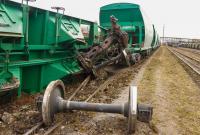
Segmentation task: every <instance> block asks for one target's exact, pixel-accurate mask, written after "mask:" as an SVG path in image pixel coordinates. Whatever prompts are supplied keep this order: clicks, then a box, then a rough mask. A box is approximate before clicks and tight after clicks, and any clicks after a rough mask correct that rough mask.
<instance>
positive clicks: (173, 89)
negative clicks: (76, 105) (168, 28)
mask: <svg viewBox="0 0 200 135" xmlns="http://www.w3.org/2000/svg"><path fill="white" fill-rule="evenodd" d="M116 72H117V74H115V75H113V76H111V77H110V75H108V74H107V73H105V72H103V73H102V75H101V76H100V77H99V79H97V80H92V81H91V82H90V83H89V84H88V85H87V87H86V89H84V90H83V91H82V92H80V93H79V94H77V96H76V98H74V99H73V100H78V101H84V100H85V99H87V97H88V96H89V95H90V94H91V93H93V92H94V90H96V89H97V88H98V87H100V86H102V85H103V84H104V82H105V81H108V80H109V83H108V84H107V85H106V87H104V89H102V90H101V91H100V92H99V93H98V94H97V95H95V97H94V98H92V100H91V101H90V102H101V103H113V104H114V103H124V102H127V100H128V86H129V85H137V86H138V101H139V102H140V103H147V104H151V105H152V106H153V107H154V113H153V120H152V121H151V122H150V123H149V124H146V123H142V122H139V121H137V125H136V133H135V134H136V135H141V134H145V135H146V134H169V135H171V134H200V128H199V127H200V109H199V108H200V104H199V103H200V98H199V97H200V89H199V87H198V86H197V85H196V83H194V81H193V80H194V79H195V78H192V77H191V76H190V75H189V74H188V72H187V71H186V70H185V68H183V66H182V64H180V62H179V61H178V60H177V58H175V57H174V56H173V55H172V54H171V53H170V52H169V51H168V50H167V48H166V47H164V46H161V47H160V48H159V49H158V50H156V52H155V53H154V54H153V55H152V56H151V57H150V58H149V59H148V60H145V61H144V62H142V63H140V64H137V65H134V66H132V67H129V68H125V69H123V70H120V71H116ZM83 78H84V77H80V78H78V80H79V81H77V80H75V81H73V83H70V84H68V85H66V97H69V95H71V93H72V92H73V91H74V90H75V89H76V88H77V87H78V85H79V84H80V83H81V81H82V80H83ZM30 99H31V100H30ZM19 101H20V100H19ZM19 101H18V102H15V103H12V104H10V105H7V107H5V106H4V107H3V108H0V118H2V115H3V113H5V112H8V113H9V114H11V115H12V118H13V119H14V120H12V121H13V122H12V123H10V124H9V123H5V122H3V121H2V119H0V135H5V134H6V135H7V134H8V135H12V134H23V133H25V132H26V131H27V130H28V129H30V128H31V127H33V126H35V124H36V123H38V122H39V121H41V115H40V114H39V113H38V112H37V111H36V109H35V104H34V97H31V98H28V99H27V101H26V100H25V102H26V104H23V103H24V101H20V102H19ZM22 104H23V105H22ZM59 121H63V122H62V125H61V126H59V127H58V128H57V129H56V130H55V131H54V132H52V133H51V134H52V135H99V134H102V135H123V134H127V133H126V131H127V120H126V118H125V117H123V116H121V115H116V114H107V113H93V112H83V111H73V112H67V113H61V114H58V115H57V119H56V122H59ZM7 122H9V121H7ZM56 122H55V123H56ZM46 129H47V128H46V127H43V128H41V129H40V130H39V131H38V133H37V134H38V135H40V134H41V135H42V134H44V132H45V130H46Z"/></svg>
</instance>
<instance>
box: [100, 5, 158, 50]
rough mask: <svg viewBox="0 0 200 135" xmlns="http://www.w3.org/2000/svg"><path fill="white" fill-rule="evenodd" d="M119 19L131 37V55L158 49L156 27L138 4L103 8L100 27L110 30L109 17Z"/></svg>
mask: <svg viewBox="0 0 200 135" xmlns="http://www.w3.org/2000/svg"><path fill="white" fill-rule="evenodd" d="M111 15H114V16H115V17H116V18H118V20H119V21H118V23H119V25H120V26H121V29H122V30H124V31H126V32H127V33H128V35H129V47H128V49H129V50H130V51H131V53H140V54H143V53H149V52H150V51H151V50H153V49H154V48H156V46H157V44H156V43H157V40H158V35H157V32H156V30H155V27H154V25H153V24H152V23H151V22H150V21H149V19H148V17H147V16H146V14H145V12H144V11H143V10H142V8H141V7H140V6H139V5H137V4H132V3H114V4H109V5H106V6H103V7H101V9H100V25H101V26H102V27H104V28H109V27H110V23H109V16H111Z"/></svg>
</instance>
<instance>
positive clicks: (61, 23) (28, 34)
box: [0, 0, 160, 96]
mask: <svg viewBox="0 0 200 135" xmlns="http://www.w3.org/2000/svg"><path fill="white" fill-rule="evenodd" d="M0 2H1V3H0V84H1V85H0V93H1V94H0V95H4V94H5V93H6V94H8V93H12V92H13V91H17V93H18V95H19V96H20V95H21V93H22V92H25V93H29V94H34V93H37V92H41V91H43V90H44V89H45V88H46V86H47V85H48V84H49V82H51V81H52V80H56V79H60V78H63V77H65V76H68V75H72V74H77V73H80V72H88V73H92V74H94V75H96V70H98V69H99V68H101V67H103V66H106V65H107V64H110V63H120V62H123V61H124V59H125V61H126V64H128V65H130V64H133V63H135V62H137V61H138V60H139V59H140V57H141V56H144V55H148V54H149V53H150V52H152V51H153V50H154V49H156V48H157V47H159V45H160V41H159V36H158V33H157V31H156V29H155V26H154V25H153V24H151V23H150V22H149V20H148V18H147V16H146V15H145V13H144V12H143V10H142V9H141V8H140V6H139V5H137V4H131V3H116V4H110V5H106V6H103V7H101V9H100V15H99V18H100V25H98V24H97V23H95V22H91V21H87V20H84V19H80V18H76V17H71V16H68V15H64V8H61V7H53V9H56V10H57V12H52V11H48V10H44V9H40V8H36V7H31V6H29V5H28V2H29V1H24V2H23V1H22V3H16V2H13V1H7V0H6V1H4V0H0ZM60 10H61V11H63V12H62V13H59V11H60ZM85 26H86V27H87V28H88V32H86V34H85V33H84V32H83V30H82V29H81V28H82V27H85Z"/></svg>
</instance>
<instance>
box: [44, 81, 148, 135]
mask: <svg viewBox="0 0 200 135" xmlns="http://www.w3.org/2000/svg"><path fill="white" fill-rule="evenodd" d="M64 91H65V87H64V84H63V82H62V81H61V80H57V81H52V82H51V83H50V84H49V85H48V87H47V88H46V91H45V94H44V97H43V101H42V118H43V121H44V123H45V124H46V125H49V124H51V123H52V122H53V120H54V115H55V114H56V113H59V112H65V111H67V110H82V111H93V112H106V113H118V114H122V115H124V116H125V117H127V118H128V132H129V133H131V132H134V131H135V124H136V120H137V118H138V120H140V121H143V122H149V121H150V120H151V117H152V107H149V106H146V105H138V104H137V87H135V86H131V87H130V90H129V98H128V102H126V103H123V104H103V103H87V102H77V101H69V100H64Z"/></svg>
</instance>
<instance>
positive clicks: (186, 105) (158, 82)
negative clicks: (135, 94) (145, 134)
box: [139, 47, 200, 135]
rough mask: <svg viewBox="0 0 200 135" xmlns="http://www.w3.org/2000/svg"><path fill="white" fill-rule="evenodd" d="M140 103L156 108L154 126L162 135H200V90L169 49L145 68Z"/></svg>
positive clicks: (158, 55)
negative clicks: (149, 104)
mask: <svg viewBox="0 0 200 135" xmlns="http://www.w3.org/2000/svg"><path fill="white" fill-rule="evenodd" d="M139 100H140V101H141V102H146V103H151V104H152V105H153V107H154V115H153V121H152V123H151V126H152V127H154V130H156V131H157V132H158V134H169V135H171V134H200V128H199V127H200V110H199V107H200V104H199V103H200V90H199V88H198V86H197V85H196V84H195V83H194V82H193V81H192V78H191V77H190V76H189V75H188V73H187V72H186V71H185V70H184V68H183V67H182V66H181V65H180V64H179V62H178V60H177V59H176V58H175V57H174V56H173V55H172V54H171V53H170V52H169V51H168V50H167V49H166V48H165V47H161V48H160V49H159V50H158V52H157V53H156V54H155V55H153V57H152V60H151V62H150V63H149V64H148V65H147V68H146V69H145V72H144V75H143V78H142V80H141V81H140V82H139Z"/></svg>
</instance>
